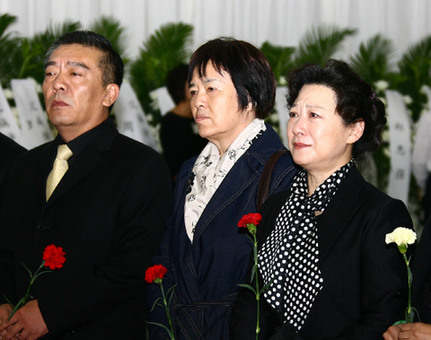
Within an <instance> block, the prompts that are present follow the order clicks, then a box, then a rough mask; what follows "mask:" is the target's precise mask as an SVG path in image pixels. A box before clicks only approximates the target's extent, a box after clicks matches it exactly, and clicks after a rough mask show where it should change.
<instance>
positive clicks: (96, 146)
mask: <svg viewBox="0 0 431 340" xmlns="http://www.w3.org/2000/svg"><path fill="white" fill-rule="evenodd" d="M117 134H118V132H117V131H116V130H115V128H114V127H111V125H104V126H103V127H102V129H101V130H100V131H98V134H97V137H96V138H93V139H92V140H91V143H89V145H87V146H86V147H85V149H84V150H82V152H81V153H79V155H78V156H77V159H75V160H74V161H73V163H72V164H71V165H70V168H69V170H68V171H67V172H66V174H65V175H64V176H63V178H62V179H61V181H60V183H59V184H58V185H57V187H56V188H55V190H54V192H53V193H52V195H51V197H50V198H49V200H48V202H47V207H49V206H51V205H52V204H53V203H55V202H56V200H57V199H58V198H60V197H62V196H63V195H65V194H66V193H67V192H68V191H69V190H70V189H71V188H73V187H75V186H76V185H77V184H78V183H79V182H80V181H81V180H82V179H83V178H85V177H86V176H87V175H88V174H90V173H91V172H92V171H93V170H94V169H95V168H96V167H97V165H98V164H99V162H100V161H101V160H102V158H103V155H104V153H105V151H107V150H108V149H109V148H110V147H111V145H112V142H113V140H114V138H115V136H116V135H117Z"/></svg>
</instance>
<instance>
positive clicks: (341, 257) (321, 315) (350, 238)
mask: <svg viewBox="0 0 431 340" xmlns="http://www.w3.org/2000/svg"><path fill="white" fill-rule="evenodd" d="M288 195H289V192H284V193H280V194H278V195H275V196H273V197H272V198H270V199H269V200H268V202H267V204H265V206H264V212H263V216H264V217H263V221H262V223H261V225H260V226H259V227H258V239H259V244H262V243H263V242H264V240H265V239H266V237H268V236H269V234H270V232H271V230H272V228H273V226H274V222H275V219H276V217H277V215H278V213H279V211H280V209H281V206H282V205H283V204H284V202H285V201H286V199H287V197H288ZM317 225H318V238H319V257H320V268H321V271H322V275H323V279H324V288H323V289H322V291H320V293H319V294H318V296H317V298H316V300H315V302H314V304H313V307H312V309H311V312H310V314H309V316H308V318H307V320H306V321H305V324H304V325H303V327H302V329H301V330H300V332H299V334H296V333H295V332H294V330H293V329H292V328H291V327H290V326H288V325H282V320H281V317H280V315H279V314H278V313H277V312H276V311H275V310H273V309H272V308H271V307H270V306H269V305H268V304H267V303H266V302H265V301H263V311H262V313H263V321H262V322H263V333H262V337H261V339H274V340H275V339H313V340H315V339H363V340H365V339H366V340H370V339H381V335H382V333H383V332H384V330H385V329H386V328H387V327H388V326H389V325H390V324H392V323H393V322H394V321H396V320H399V319H402V318H403V308H404V307H405V305H406V304H407V301H406V299H405V298H404V296H405V294H402V292H404V288H406V284H405V282H406V281H407V277H406V272H405V267H404V264H403V260H402V257H401V255H400V254H399V253H398V250H397V247H396V246H395V245H394V244H391V245H386V244H385V235H386V234H387V233H389V232H392V230H393V229H394V228H396V227H399V226H405V227H411V226H412V221H411V219H410V216H409V214H408V212H407V209H406V207H405V206H404V204H403V203H402V202H401V201H398V200H395V199H392V198H390V197H389V196H387V195H385V194H384V193H382V192H380V191H378V190H377V189H375V188H374V187H373V186H371V185H370V184H368V183H367V182H365V181H364V179H363V178H362V177H361V175H360V174H359V172H358V171H357V170H356V168H352V169H351V170H350V173H349V176H348V177H347V178H346V179H345V181H344V182H343V183H342V184H341V186H340V188H339V190H338V192H337V193H336V195H335V196H334V198H333V200H332V201H331V203H330V204H329V206H328V207H327V209H326V210H325V212H324V213H323V214H322V215H320V216H318V217H317ZM255 314H256V302H255V299H254V295H253V294H250V293H249V292H248V291H247V290H243V291H242V292H241V293H240V296H239V299H238V301H237V304H236V305H235V307H234V311H233V317H232V324H231V331H232V335H233V337H232V338H233V339H251V338H252V336H253V334H254V329H255V322H256V317H255Z"/></svg>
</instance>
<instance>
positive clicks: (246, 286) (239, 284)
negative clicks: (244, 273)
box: [238, 283, 256, 295]
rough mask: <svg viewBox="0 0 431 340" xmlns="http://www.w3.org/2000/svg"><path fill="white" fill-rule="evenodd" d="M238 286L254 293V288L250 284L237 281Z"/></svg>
mask: <svg viewBox="0 0 431 340" xmlns="http://www.w3.org/2000/svg"><path fill="white" fill-rule="evenodd" d="M238 286H240V287H243V288H247V289H250V290H251V291H252V292H253V293H254V295H256V289H254V288H253V287H252V286H250V285H248V284H245V283H238Z"/></svg>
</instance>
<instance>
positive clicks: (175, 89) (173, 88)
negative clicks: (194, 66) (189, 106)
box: [166, 64, 189, 104]
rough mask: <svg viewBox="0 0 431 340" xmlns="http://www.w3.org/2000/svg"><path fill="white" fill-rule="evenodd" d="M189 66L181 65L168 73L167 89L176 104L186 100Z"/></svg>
mask: <svg viewBox="0 0 431 340" xmlns="http://www.w3.org/2000/svg"><path fill="white" fill-rule="evenodd" d="M188 73H189V66H188V65H186V64H180V65H178V66H176V67H174V68H173V69H172V70H170V71H169V72H168V75H167V77H166V88H167V89H168V92H169V95H170V96H171V98H172V100H173V101H174V102H175V104H178V103H181V102H182V101H184V100H185V99H186V84H187V77H188Z"/></svg>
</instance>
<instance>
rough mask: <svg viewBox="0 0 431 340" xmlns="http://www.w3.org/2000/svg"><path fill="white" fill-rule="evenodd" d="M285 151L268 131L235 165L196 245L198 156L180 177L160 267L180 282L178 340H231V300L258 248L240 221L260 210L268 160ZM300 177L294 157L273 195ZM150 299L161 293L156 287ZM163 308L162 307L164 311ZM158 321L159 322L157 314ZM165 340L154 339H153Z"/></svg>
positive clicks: (286, 161)
mask: <svg viewBox="0 0 431 340" xmlns="http://www.w3.org/2000/svg"><path fill="white" fill-rule="evenodd" d="M280 149H284V147H283V145H282V143H281V141H280V138H279V137H278V135H277V134H276V133H275V131H274V130H273V129H272V128H271V127H270V126H269V125H267V130H266V131H265V132H264V133H263V134H262V135H261V136H260V137H259V138H258V139H256V141H255V142H254V143H253V144H252V145H251V146H250V148H249V149H248V150H247V151H246V152H245V153H244V155H242V157H241V158H240V159H239V160H238V161H237V162H236V163H235V165H234V166H233V167H232V169H231V170H230V172H229V173H228V175H227V176H226V177H225V179H224V180H223V182H222V183H221V185H220V186H219V188H218V189H217V191H216V192H215V194H214V196H213V197H212V198H211V200H210V201H209V202H208V205H207V207H206V208H205V210H204V211H203V213H202V215H201V217H200V219H199V221H198V224H197V226H196V228H195V233H194V240H193V243H191V242H190V239H189V238H188V236H187V234H186V231H185V225H184V199H185V196H186V194H187V192H188V191H189V190H190V186H191V183H192V181H193V173H192V168H193V165H194V162H195V160H196V158H194V159H191V160H189V161H187V162H186V163H184V165H183V167H182V169H181V171H180V173H179V174H178V177H177V187H176V193H175V201H174V213H173V216H172V217H171V219H170V222H169V224H168V227H167V230H166V234H165V237H164V241H163V243H162V247H161V256H160V257H158V258H156V260H155V263H162V264H164V265H165V266H166V267H167V268H168V274H167V277H166V280H164V282H165V287H166V288H169V287H170V286H172V285H173V284H176V287H175V294H176V298H175V300H174V302H173V303H172V313H173V315H174V323H175V324H176V328H177V332H178V334H177V339H192V340H196V339H201V340H202V339H216V340H221V339H227V338H228V333H229V332H228V323H229V314H230V307H231V302H232V301H233V300H234V299H235V296H236V293H237V291H238V283H241V282H245V281H248V279H249V278H248V272H249V265H250V259H251V250H252V245H251V242H250V241H249V238H248V237H247V235H246V234H245V233H244V232H241V231H240V230H239V229H238V227H237V222H238V221H239V219H240V218H241V217H242V216H243V215H244V214H247V213H251V212H256V210H257V208H256V193H257V190H258V183H259V179H260V177H261V174H262V171H263V168H264V166H265V163H266V161H267V160H268V158H269V157H270V156H271V155H272V154H273V153H274V152H275V151H277V150H280ZM295 173H296V167H295V166H294V164H293V161H292V159H291V156H290V153H286V154H284V155H283V156H282V157H281V158H280V159H279V160H278V162H277V164H276V166H275V168H274V170H273V173H272V180H271V186H270V193H274V192H278V191H281V190H285V189H287V188H289V186H290V183H291V180H292V178H293V176H294V174H295ZM149 290H151V291H152V293H149V296H150V298H149V300H150V301H151V300H153V299H154V297H155V296H154V295H152V294H155V292H157V291H158V287H157V286H156V285H152V287H150V289H149ZM160 311H161V310H160V309H159V312H160ZM152 319H153V320H155V319H156V320H158V321H161V322H162V321H163V320H162V319H160V318H157V316H156V315H155V313H153V315H152ZM157 338H164V335H163V337H160V336H159V337H157V336H156V335H153V336H152V337H151V339H152V340H153V339H157Z"/></svg>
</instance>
